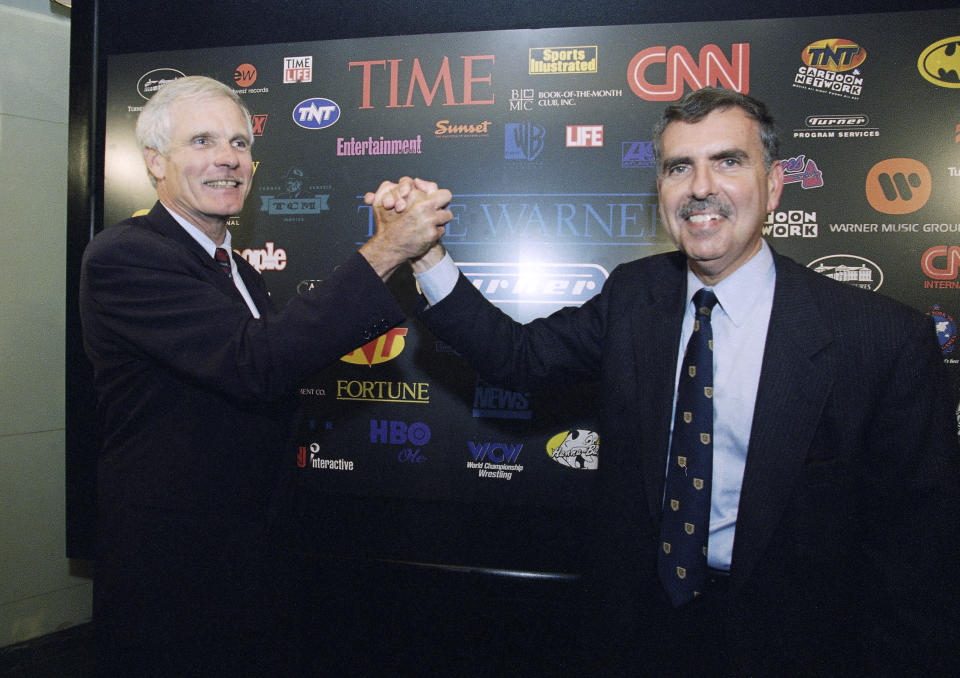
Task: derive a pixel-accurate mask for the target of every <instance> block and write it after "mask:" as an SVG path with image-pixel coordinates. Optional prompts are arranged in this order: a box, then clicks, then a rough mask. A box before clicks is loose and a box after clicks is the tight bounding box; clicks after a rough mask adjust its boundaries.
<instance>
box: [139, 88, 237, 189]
mask: <svg viewBox="0 0 960 678" xmlns="http://www.w3.org/2000/svg"><path fill="white" fill-rule="evenodd" d="M218 98H223V99H229V100H230V101H232V102H233V103H235V104H236V105H237V107H238V108H239V109H240V110H241V112H242V113H243V117H244V119H245V120H246V121H247V136H248V141H249V143H250V145H253V123H252V122H251V120H250V111H249V110H247V107H246V106H244V104H243V101H241V100H240V97H239V96H237V93H236V92H234V91H233V90H232V89H230V88H229V87H227V86H226V85H224V84H223V83H222V82H219V81H217V80H214V79H213V78H208V77H206V76H204V75H188V76H187V77H185V78H177V79H176V80H172V81H170V82H168V83H167V84H166V85H164V86H163V87H161V88H160V89H159V90H158V91H157V93H156V94H154V95H153V97H152V98H151V99H150V101H148V102H147V104H146V105H145V106H144V107H143V110H142V111H141V112H140V117H138V118H137V143H139V144H140V150H141V152H142V151H144V150H146V149H148V148H153V149H155V150H156V151H157V152H159V153H160V155H166V154H167V152H168V151H169V150H170V130H171V127H172V126H173V124H172V121H171V120H170V107H171V106H172V105H173V104H174V103H176V102H178V101H193V102H200V101H209V100H210V99H218ZM150 178H151V179H152V178H153V175H151V177H150Z"/></svg>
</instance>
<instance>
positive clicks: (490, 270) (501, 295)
mask: <svg viewBox="0 0 960 678" xmlns="http://www.w3.org/2000/svg"><path fill="white" fill-rule="evenodd" d="M459 266H460V270H461V271H462V272H463V274H464V275H465V276H466V277H467V278H468V279H469V280H470V282H471V283H473V286H474V287H476V288H477V289H478V290H480V292H481V293H482V294H483V296H485V297H486V298H487V299H489V300H490V301H492V302H493V303H495V304H496V303H502V302H515V303H521V304H541V303H559V304H562V305H564V306H579V305H580V304H582V303H583V302H585V301H586V300H587V299H589V298H590V297H592V296H594V295H595V294H596V293H597V292H599V291H600V288H601V287H603V283H604V281H606V279H607V277H609V273H607V270H606V269H605V268H603V266H600V265H598V264H553V263H538V264H522V263H491V262H464V263H461V264H460V265H459Z"/></svg>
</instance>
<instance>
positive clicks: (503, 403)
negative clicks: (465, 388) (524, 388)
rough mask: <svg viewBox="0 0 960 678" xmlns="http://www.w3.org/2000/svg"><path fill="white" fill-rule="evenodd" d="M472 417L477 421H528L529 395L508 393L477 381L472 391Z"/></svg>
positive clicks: (529, 416)
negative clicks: (488, 419)
mask: <svg viewBox="0 0 960 678" xmlns="http://www.w3.org/2000/svg"><path fill="white" fill-rule="evenodd" d="M473 416H474V417H475V418H478V419H487V418H490V419H530V418H531V417H532V416H533V410H532V409H531V407H530V394H529V393H520V392H519V391H508V390H507V389H505V388H500V387H499V386H493V385H492V384H488V383H486V382H485V381H483V380H482V379H477V386H476V388H475V389H474V391H473Z"/></svg>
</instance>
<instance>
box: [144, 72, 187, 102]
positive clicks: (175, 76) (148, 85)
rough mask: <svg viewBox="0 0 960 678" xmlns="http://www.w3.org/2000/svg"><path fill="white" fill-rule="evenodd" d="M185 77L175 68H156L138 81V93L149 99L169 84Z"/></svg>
mask: <svg viewBox="0 0 960 678" xmlns="http://www.w3.org/2000/svg"><path fill="white" fill-rule="evenodd" d="M185 77H186V76H185V75H184V74H183V73H182V72H180V71H178V70H176V69H175V68H155V69H153V70H152V71H148V72H147V73H144V74H143V75H141V76H140V80H139V81H137V92H139V93H140V96H142V97H143V98H144V99H149V98H150V97H152V96H153V95H154V94H156V93H157V92H158V91H159V90H160V88H161V87H163V86H164V85H166V84H167V83H168V82H172V81H173V80H179V79H180V78H185Z"/></svg>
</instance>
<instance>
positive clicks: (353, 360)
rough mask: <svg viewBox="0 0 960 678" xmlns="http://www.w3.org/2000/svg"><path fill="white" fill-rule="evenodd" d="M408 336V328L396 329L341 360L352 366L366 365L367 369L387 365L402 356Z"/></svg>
mask: <svg viewBox="0 0 960 678" xmlns="http://www.w3.org/2000/svg"><path fill="white" fill-rule="evenodd" d="M406 336H407V328H406V327H394V328H393V329H392V330H388V331H387V333H386V334H381V335H380V336H379V337H377V338H376V339H374V340H373V341H371V342H370V343H368V344H364V345H363V346H361V347H360V348H358V349H354V350H353V351H351V352H350V353H348V354H347V355H345V356H343V357H342V358H340V360H342V361H343V362H345V363H350V364H352V365H366V366H367V367H373V366H374V365H377V364H379V363H385V362H387V361H389V360H393V359H394V358H396V357H397V356H398V355H400V353H401V352H402V351H403V347H404V346H405V345H406V340H405V339H404V337H406Z"/></svg>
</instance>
